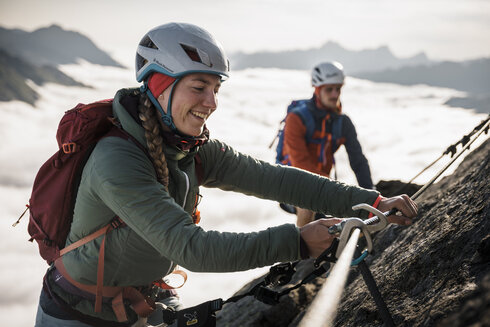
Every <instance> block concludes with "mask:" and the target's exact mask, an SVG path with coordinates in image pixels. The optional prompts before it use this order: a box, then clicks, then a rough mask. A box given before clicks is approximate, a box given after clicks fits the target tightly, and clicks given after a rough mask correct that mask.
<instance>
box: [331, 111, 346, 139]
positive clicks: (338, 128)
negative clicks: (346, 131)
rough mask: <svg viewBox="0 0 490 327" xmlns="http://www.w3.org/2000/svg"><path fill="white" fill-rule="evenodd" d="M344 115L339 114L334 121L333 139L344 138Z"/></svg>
mask: <svg viewBox="0 0 490 327" xmlns="http://www.w3.org/2000/svg"><path fill="white" fill-rule="evenodd" d="M343 118H344V115H338V116H337V117H336V118H335V119H334V120H333V123H332V139H333V140H340V139H341V138H342V124H343V121H344V119H343Z"/></svg>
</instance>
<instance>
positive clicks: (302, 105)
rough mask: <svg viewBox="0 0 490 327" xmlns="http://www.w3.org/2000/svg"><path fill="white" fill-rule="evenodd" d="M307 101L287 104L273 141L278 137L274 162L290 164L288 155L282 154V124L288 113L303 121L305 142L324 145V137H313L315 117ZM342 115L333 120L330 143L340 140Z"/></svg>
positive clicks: (283, 124)
mask: <svg viewBox="0 0 490 327" xmlns="http://www.w3.org/2000/svg"><path fill="white" fill-rule="evenodd" d="M309 101H310V100H297V101H293V102H291V104H290V105H289V106H288V108H287V112H286V117H284V119H283V120H282V121H281V124H280V127H279V130H278V132H277V136H276V138H275V139H274V141H275V140H276V139H279V141H278V142H277V146H276V163H278V164H283V165H290V162H289V158H288V155H287V154H286V155H284V126H285V123H286V118H287V115H289V114H290V113H295V114H297V115H298V116H300V118H301V120H302V121H303V123H304V125H305V127H306V135H305V138H306V143H319V144H322V146H324V145H325V143H326V141H327V140H326V139H321V140H318V139H314V138H313V133H314V132H315V119H314V118H313V115H312V113H311V111H310V110H309V108H308V102H309ZM342 117H343V116H342V115H339V116H337V118H336V119H334V120H333V124H332V131H331V135H332V143H333V144H334V145H336V144H337V140H340V138H341V137H342ZM274 141H272V143H271V144H270V146H269V147H272V145H273V144H274ZM335 150H336V149H335ZM333 152H334V151H333Z"/></svg>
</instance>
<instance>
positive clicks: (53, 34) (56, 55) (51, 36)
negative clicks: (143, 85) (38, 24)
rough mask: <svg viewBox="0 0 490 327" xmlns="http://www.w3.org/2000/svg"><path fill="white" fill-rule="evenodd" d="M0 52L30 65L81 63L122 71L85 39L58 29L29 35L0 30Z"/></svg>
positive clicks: (41, 30)
mask: <svg viewBox="0 0 490 327" xmlns="http://www.w3.org/2000/svg"><path fill="white" fill-rule="evenodd" d="M0 48H2V49H4V50H5V51H6V52H7V53H9V54H10V55H12V56H15V57H21V58H23V59H24V60H26V61H27V62H30V63H32V64H34V65H53V66H57V65H63V64H75V63H76V62H77V60H78V59H84V60H86V61H88V62H90V63H93V64H99V65H105V66H115V67H123V66H122V65H121V64H120V63H118V62H117V61H116V60H114V59H112V58H111V57H110V56H109V55H108V54H107V53H105V52H104V51H102V50H100V49H99V48H98V47H97V46H96V45H95V44H94V43H93V42H92V41H91V40H90V39H89V38H87V37H86V36H84V35H82V34H80V33H78V32H73V31H67V30H64V29H62V28H61V27H60V26H58V25H51V26H49V27H45V28H40V29H37V30H35V31H33V32H26V31H23V30H20V29H6V28H3V27H0Z"/></svg>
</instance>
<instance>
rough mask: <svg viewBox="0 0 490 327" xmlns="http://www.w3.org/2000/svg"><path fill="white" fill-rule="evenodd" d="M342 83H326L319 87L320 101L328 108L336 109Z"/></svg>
mask: <svg viewBox="0 0 490 327" xmlns="http://www.w3.org/2000/svg"><path fill="white" fill-rule="evenodd" d="M342 86H343V84H326V85H322V86H321V87H320V102H321V104H322V105H323V106H325V107H326V108H328V109H332V110H335V109H337V107H338V105H339V103H340V92H341V90H342Z"/></svg>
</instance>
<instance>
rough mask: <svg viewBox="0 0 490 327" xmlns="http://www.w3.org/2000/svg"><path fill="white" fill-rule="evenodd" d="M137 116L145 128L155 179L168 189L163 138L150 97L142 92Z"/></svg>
mask: <svg viewBox="0 0 490 327" xmlns="http://www.w3.org/2000/svg"><path fill="white" fill-rule="evenodd" d="M138 109H139V117H140V119H141V121H142V125H143V128H144V129H145V138H146V144H147V145H148V150H149V153H150V156H151V158H152V160H153V165H154V166H155V170H156V173H157V179H158V181H159V182H160V183H162V184H163V186H165V189H167V190H168V167H167V160H166V158H165V154H164V153H163V138H162V136H161V133H160V128H161V127H160V123H159V121H158V117H157V115H156V111H155V108H154V107H153V105H152V103H151V101H150V99H148V96H147V95H146V94H144V93H142V94H141V95H140V102H139V107H138Z"/></svg>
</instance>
